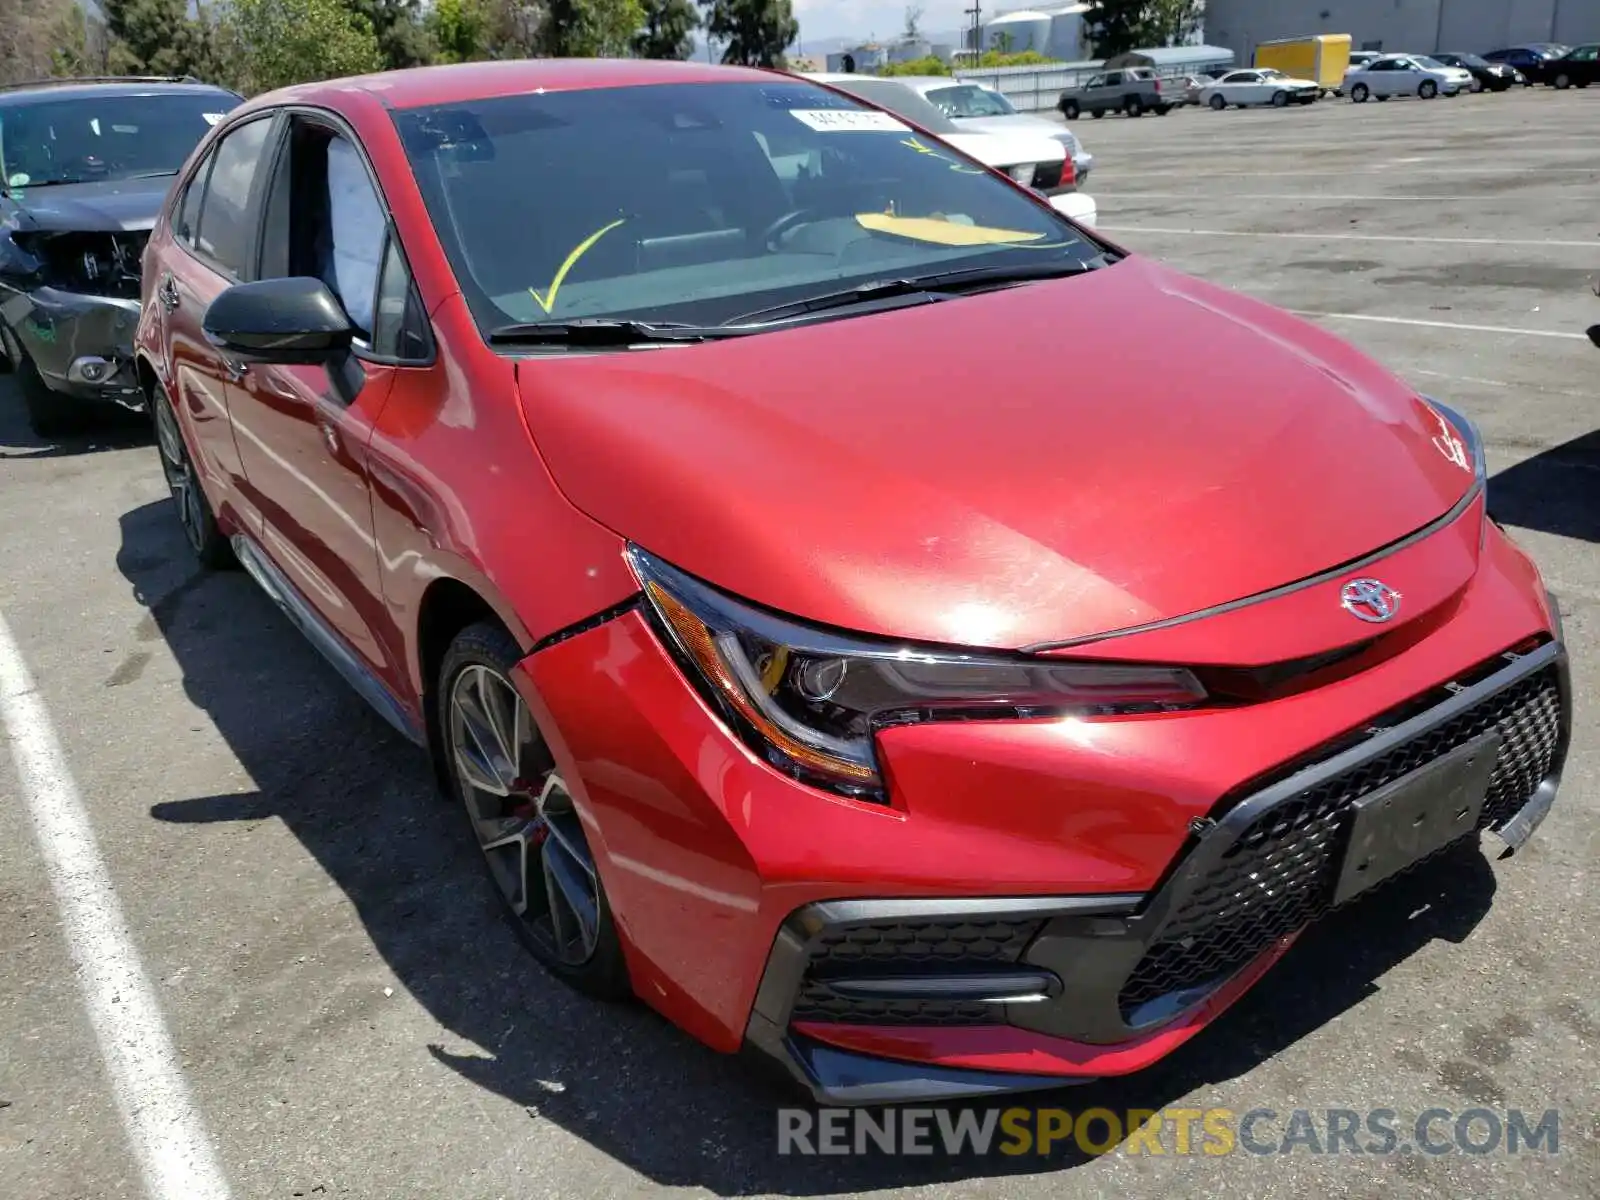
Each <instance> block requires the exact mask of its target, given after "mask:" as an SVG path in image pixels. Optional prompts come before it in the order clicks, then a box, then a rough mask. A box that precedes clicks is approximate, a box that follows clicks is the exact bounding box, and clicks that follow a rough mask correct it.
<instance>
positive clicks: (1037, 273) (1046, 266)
mask: <svg viewBox="0 0 1600 1200" xmlns="http://www.w3.org/2000/svg"><path fill="white" fill-rule="evenodd" d="M1106 261H1107V260H1106V259H1105V258H1104V257H1102V256H1097V257H1096V258H1093V259H1090V260H1088V261H1087V262H1085V261H1080V260H1076V259H1075V260H1073V261H1072V262H1066V263H1063V262H1051V263H1012V264H1010V265H1009V266H1003V267H967V268H964V269H961V270H955V271H935V272H932V273H930V274H927V275H912V276H908V277H905V278H900V279H875V280H872V281H871V282H869V283H863V284H858V285H857V286H855V287H851V288H844V289H842V290H840V291H837V292H824V293H823V294H822V295H820V296H810V297H808V298H806V299H804V300H795V301H792V302H790V303H788V304H775V305H773V306H772V307H771V308H761V309H757V310H756V311H755V312H748V313H745V314H744V315H743V316H739V317H735V318H734V319H733V320H731V321H729V322H728V324H729V325H748V324H768V323H771V322H774V321H786V320H789V319H790V318H793V317H801V316H805V315H806V314H807V313H814V312H822V311H825V310H827V309H834V308H848V307H850V306H851V305H855V304H865V303H869V302H871V301H873V300H891V299H893V298H895V297H896V296H922V297H925V299H926V301H927V302H932V301H935V300H944V299H947V298H948V297H949V296H951V295H958V294H960V293H961V292H962V291H963V290H965V289H968V288H975V287H989V286H1003V285H1005V284H1008V283H1029V282H1032V281H1034V280H1038V279H1058V278H1061V277H1062V276H1066V275H1082V274H1084V273H1085V272H1087V271H1093V270H1095V269H1097V268H1098V267H1100V266H1102V265H1104V263H1105V262H1106Z"/></svg>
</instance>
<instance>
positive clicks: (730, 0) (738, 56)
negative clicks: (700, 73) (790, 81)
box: [700, 0, 800, 67]
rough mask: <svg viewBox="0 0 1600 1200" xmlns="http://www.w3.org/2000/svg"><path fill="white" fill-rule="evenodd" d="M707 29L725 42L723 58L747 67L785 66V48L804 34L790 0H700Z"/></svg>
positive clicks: (713, 35)
mask: <svg viewBox="0 0 1600 1200" xmlns="http://www.w3.org/2000/svg"><path fill="white" fill-rule="evenodd" d="M700 6H701V7H702V8H704V9H705V10H706V32H707V33H708V34H710V35H711V36H712V37H713V38H715V39H716V40H717V41H719V42H722V43H723V51H722V61H723V62H725V63H737V64H740V65H742V66H747V67H781V66H783V56H784V51H786V50H787V49H788V48H789V46H790V44H791V43H793V41H794V40H795V38H797V37H799V36H800V22H798V21H796V20H795V19H794V6H793V5H792V4H791V3H790V0H700Z"/></svg>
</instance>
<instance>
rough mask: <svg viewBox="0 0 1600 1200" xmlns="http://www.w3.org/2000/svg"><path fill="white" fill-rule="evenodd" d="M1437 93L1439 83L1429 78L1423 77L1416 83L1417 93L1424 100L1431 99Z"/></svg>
mask: <svg viewBox="0 0 1600 1200" xmlns="http://www.w3.org/2000/svg"><path fill="white" fill-rule="evenodd" d="M1438 94H1439V85H1438V84H1437V83H1435V82H1434V81H1433V80H1431V79H1424V80H1423V81H1422V82H1421V83H1419V84H1418V85H1417V95H1419V96H1421V97H1422V98H1423V99H1424V100H1432V99H1433V98H1434V97H1435V96H1437V95H1438Z"/></svg>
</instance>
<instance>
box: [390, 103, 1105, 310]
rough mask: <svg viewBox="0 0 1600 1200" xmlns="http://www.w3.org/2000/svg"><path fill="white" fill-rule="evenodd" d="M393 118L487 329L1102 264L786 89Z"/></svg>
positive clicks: (962, 169)
mask: <svg viewBox="0 0 1600 1200" xmlns="http://www.w3.org/2000/svg"><path fill="white" fill-rule="evenodd" d="M883 82H887V81H883ZM901 90H902V91H908V92H909V90H908V89H904V88H902V89H901ZM918 100H919V102H920V97H919V98H918ZM935 116H936V117H938V114H937V113H935ZM938 119H940V120H941V121H944V123H945V124H948V121H947V120H945V119H944V118H942V117H939V118H938ZM394 120H395V124H396V126H397V127H398V130H399V133H400V137H401V139H402V142H403V144H404V146H405V149H406V154H407V156H408V158H409V160H410V163H411V166H412V169H413V171H414V173H415V175H416V179H417V183H418V185H419V187H420V189H421V192H422V195H423V198H424V200H425V202H426V204H427V207H428V211H429V215H430V216H431V218H432V222H433V225H434V227H435V229H436V231H437V232H438V235H439V238H440V241H441V243H442V244H443V247H444V250H445V253H446V255H447V257H448V258H449V259H450V262H451V266H452V267H453V269H454V271H455V275H456V278H457V280H458V282H459V283H460V285H461V287H462V291H463V293H464V294H465V296H466V298H467V302H468V304H469V306H470V307H471V309H472V312H473V315H474V317H475V318H476V320H477V322H478V324H479V326H480V328H481V329H483V330H484V331H486V332H487V331H489V330H492V329H495V328H498V327H500V326H503V325H507V324H513V323H520V322H542V321H570V320H575V319H580V318H612V319H628V320H640V321H651V322H657V323H664V322H683V323H687V324H692V325H717V324H725V323H728V322H730V321H733V320H735V319H737V318H739V317H741V316H743V315H745V314H748V313H752V312H755V311H757V310H760V309H763V308H767V307H771V306H774V305H783V304H789V303H792V302H795V301H799V300H803V299H806V298H809V297H812V296H816V295H820V294H823V293H829V292H836V291H838V290H840V289H842V288H846V287H852V286H855V285H858V284H860V283H865V282H870V281H874V280H882V279H884V278H894V279H898V278H903V277H908V276H915V275H920V274H925V273H935V272H940V271H945V270H954V269H961V270H964V269H966V268H968V267H975V268H989V267H1008V266H1009V265H1010V264H1011V263H1016V264H1019V265H1026V266H1029V267H1033V266H1039V267H1040V268H1041V269H1048V268H1050V267H1051V266H1053V265H1054V264H1060V265H1061V266H1062V267H1063V269H1068V268H1071V267H1072V266H1074V265H1075V264H1076V265H1082V266H1085V267H1095V266H1099V265H1101V264H1102V262H1103V261H1104V260H1102V259H1101V253H1102V251H1101V248H1100V247H1099V246H1098V245H1097V244H1095V243H1094V242H1092V241H1090V240H1089V239H1088V238H1087V237H1086V236H1084V235H1083V234H1081V233H1079V232H1077V231H1076V230H1075V229H1074V228H1073V227H1072V226H1070V225H1069V224H1067V223H1066V222H1065V221H1063V220H1061V219H1060V218H1058V217H1057V216H1056V215H1055V213H1054V212H1053V211H1052V210H1051V209H1050V208H1049V207H1048V206H1047V205H1045V204H1044V203H1043V202H1042V201H1039V202H1036V201H1034V200H1032V199H1030V198H1029V197H1027V196H1026V195H1023V194H1021V193H1019V192H1018V191H1017V190H1016V189H1014V188H1012V187H1010V186H1009V185H1007V184H1005V183H1004V182H1002V181H1000V180H998V179H996V178H995V177H994V176H992V175H991V174H990V173H989V172H988V171H986V170H984V169H983V168H981V167H979V166H976V165H974V164H973V163H972V162H971V161H970V160H968V159H966V158H963V157H962V156H961V155H959V154H958V153H956V152H955V151H953V150H951V149H950V148H949V147H948V146H946V145H944V144H943V143H942V142H940V141H937V140H935V139H934V138H930V137H926V136H924V135H920V134H916V133H913V132H912V130H911V129H910V128H909V127H907V126H906V125H905V124H904V123H903V122H902V121H900V120H899V119H897V118H896V117H894V116H893V115H892V114H890V113H887V112H882V111H879V110H876V109H869V108H865V107H863V106H862V105H860V104H858V103H856V102H855V101H854V100H853V99H851V98H850V97H847V96H843V95H840V94H838V93H837V92H833V91H829V90H825V89H823V88H819V87H816V86H814V85H812V84H809V83H805V82H801V81H794V80H781V79H774V80H773V81H771V82H770V83H767V82H763V83H727V84H692V85H681V84H669V85H656V86H640V87H626V88H614V89H603V90H601V89H596V90H588V91H561V92H550V93H546V94H526V95H517V96H504V97H497V98H493V99H488V100H478V101H470V102H463V103H458V104H448V105H441V106H431V107H426V108H414V109H407V110H402V111H399V112H396V113H395V114H394Z"/></svg>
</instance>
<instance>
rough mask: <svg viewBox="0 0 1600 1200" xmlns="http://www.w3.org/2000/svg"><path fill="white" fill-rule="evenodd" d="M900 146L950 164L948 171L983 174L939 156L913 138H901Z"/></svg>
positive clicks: (975, 168)
mask: <svg viewBox="0 0 1600 1200" xmlns="http://www.w3.org/2000/svg"><path fill="white" fill-rule="evenodd" d="M900 144H901V145H902V146H909V147H911V149H913V150H915V151H916V152H917V153H918V154H927V155H930V156H931V157H933V158H937V159H939V160H940V161H941V162H947V163H949V164H950V169H951V170H952V171H959V172H960V173H961V174H963V175H982V174H983V173H984V172H983V171H982V170H981V169H980V168H978V167H969V166H967V164H966V163H962V162H957V161H956V160H955V159H953V158H951V157H949V156H948V155H945V154H940V153H939V152H938V151H937V150H935V149H934V148H933V147H932V146H929V145H925V144H924V143H922V142H921V141H919V140H917V139H916V138H914V137H908V138H902V139H901V140H900Z"/></svg>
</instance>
